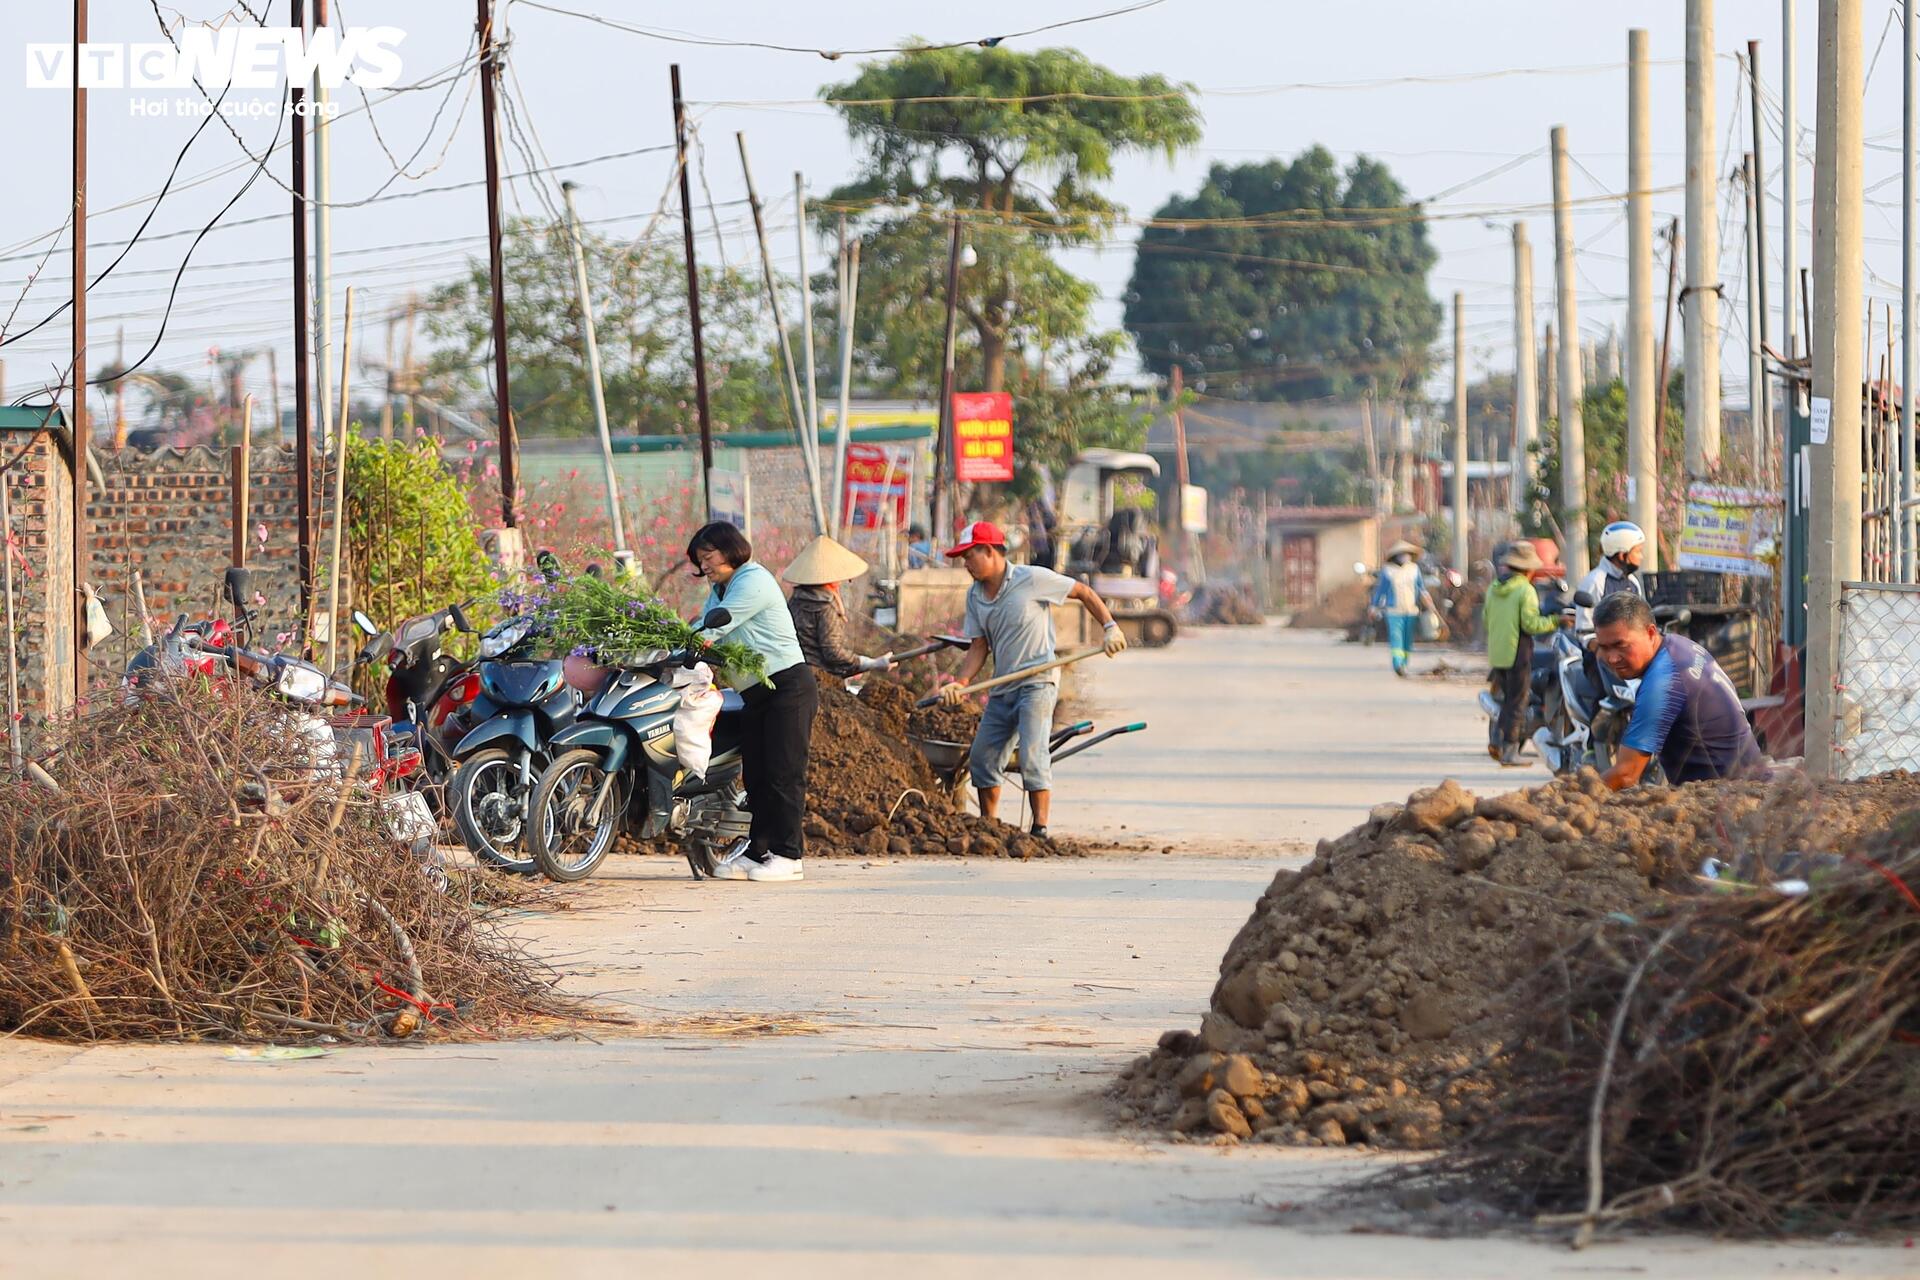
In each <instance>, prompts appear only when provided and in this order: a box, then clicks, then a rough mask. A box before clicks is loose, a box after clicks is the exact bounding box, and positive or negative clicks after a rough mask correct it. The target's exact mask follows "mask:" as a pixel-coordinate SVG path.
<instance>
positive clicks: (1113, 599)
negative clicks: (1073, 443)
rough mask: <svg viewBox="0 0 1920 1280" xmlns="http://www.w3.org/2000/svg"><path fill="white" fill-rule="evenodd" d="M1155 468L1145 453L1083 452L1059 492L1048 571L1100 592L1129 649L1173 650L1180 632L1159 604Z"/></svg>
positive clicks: (1158, 541)
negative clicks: (1169, 646)
mask: <svg viewBox="0 0 1920 1280" xmlns="http://www.w3.org/2000/svg"><path fill="white" fill-rule="evenodd" d="M1159 474H1160V464H1159V463H1158V462H1156V461H1154V460H1153V459H1152V458H1151V457H1149V456H1148V455H1146V454H1144V453H1124V452H1122V451H1120V450H1118V449H1088V450H1086V451H1084V452H1083V453H1081V454H1080V456H1079V457H1078V458H1076V459H1074V462H1073V465H1072V466H1071V467H1070V468H1068V470H1067V478H1066V482H1065V483H1064V484H1063V485H1062V486H1061V488H1060V501H1059V507H1058V511H1057V523H1056V525H1055V527H1054V530H1053V561H1054V564H1053V567H1054V568H1055V569H1058V570H1059V571H1060V572H1062V573H1064V574H1066V575H1067V576H1068V577H1072V578H1078V579H1079V580H1080V581H1082V582H1085V583H1087V584H1089V585H1090V586H1092V587H1093V589H1094V590H1095V591H1098V592H1099V593H1100V595H1101V597H1102V598H1103V599H1105V600H1106V602H1107V604H1108V606H1109V607H1111V608H1112V610H1113V616H1114V619H1115V620H1116V621H1117V622H1119V624H1120V630H1121V632H1122V634H1124V635H1125V636H1126V637H1127V642H1128V643H1129V644H1138V645H1144V646H1146V647H1148V648H1158V647H1160V646H1161V645H1166V644H1171V643H1172V642H1173V637H1174V633H1175V631H1176V630H1178V627H1177V625H1176V623H1175V620H1174V615H1173V611H1172V610H1171V609H1169V608H1167V607H1166V606H1165V605H1164V604H1163V603H1162V602H1161V599H1160V539H1159V536H1158V535H1157V534H1156V533H1155V532H1154V520H1153V511H1152V506H1153V481H1154V479H1155V478H1157V477H1158V476H1159Z"/></svg>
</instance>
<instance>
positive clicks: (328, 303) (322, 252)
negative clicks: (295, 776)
mask: <svg viewBox="0 0 1920 1280" xmlns="http://www.w3.org/2000/svg"><path fill="white" fill-rule="evenodd" d="M327 21H328V19H327V0H313V30H314V34H315V35H318V34H319V33H320V29H321V28H323V27H325V26H326V25H327ZM329 97H330V95H329V93H328V91H327V86H326V85H324V84H322V83H321V82H320V73H319V71H318V70H317V69H316V70H315V72H314V74H313V99H312V101H313V376H314V377H315V378H316V379H318V382H317V383H316V385H315V388H314V394H315V395H316V396H317V397H318V398H319V404H320V452H321V453H323V454H331V453H332V452H333V448H334V444H333V430H334V421H333V208H332V202H333V146H332V136H331V134H332V131H331V130H330V129H329V128H328V127H327V109H328V106H329ZM328 643H329V645H331V643H332V641H331V640H329V642H328Z"/></svg>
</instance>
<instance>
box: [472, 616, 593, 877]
mask: <svg viewBox="0 0 1920 1280" xmlns="http://www.w3.org/2000/svg"><path fill="white" fill-rule="evenodd" d="M534 630H535V628H534V624H533V620H532V619H531V618H509V619H507V620H506V621H505V622H502V623H501V624H499V625H498V626H496V627H494V628H493V630H491V631H489V632H488V633H487V634H486V635H485V636H483V637H481V640H480V661H479V665H478V666H477V667H476V668H475V674H476V676H477V678H478V680H479V685H480V690H479V696H478V697H477V698H475V699H474V700H473V702H472V703H471V704H470V709H469V711H468V713H467V716H466V721H467V722H468V723H470V724H471V725H472V727H471V728H469V729H468V730H467V732H466V733H465V735H464V736H462V737H461V739H460V740H459V742H458V743H456V744H455V745H454V747H453V758H454V759H455V760H456V761H458V765H459V767H458V768H457V769H456V771H455V772H454V775H453V781H452V783H451V797H450V804H451V806H452V809H453V823H454V826H455V827H456V828H457V829H458V830H459V832H460V838H461V839H462V840H463V841H465V842H466V846H467V848H468V849H470V850H472V851H473V854H474V856H475V857H477V858H480V859H481V860H482V861H484V862H487V863H489V864H491V865H493V866H496V867H499V868H501V869H503V870H507V871H515V872H520V873H523V874H524V873H528V872H532V871H534V870H535V869H537V867H538V866H539V864H538V862H537V861H536V860H535V859H534V856H533V853H532V851H531V849H530V848H529V847H528V841H527V839H526V818H527V815H528V813H529V812H531V806H532V801H533V793H534V785H535V783H536V782H537V781H538V779H539V777H540V774H541V773H542V772H543V771H544V770H545V769H546V767H547V766H548V765H549V764H551V763H552V761H553V752H552V750H551V749H550V745H549V744H550V743H551V742H552V740H553V738H554V736H555V735H556V734H558V733H560V732H562V731H563V730H565V729H567V728H569V727H570V726H571V725H572V724H573V723H574V720H575V719H576V717H577V716H578V714H579V711H580V705H581V695H580V693H579V692H578V691H577V690H575V689H574V688H573V687H572V686H571V685H569V684H568V683H567V680H566V672H565V664H564V663H562V662H561V661H560V660H558V659H536V658H533V657H532V656H531V654H530V652H529V650H530V649H531V648H532V644H533V638H534Z"/></svg>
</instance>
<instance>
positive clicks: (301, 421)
mask: <svg viewBox="0 0 1920 1280" xmlns="http://www.w3.org/2000/svg"><path fill="white" fill-rule="evenodd" d="M305 8H306V5H305V3H304V0H293V25H294V28H295V30H297V31H299V32H301V34H302V35H304V34H305V33H306V13H305ZM290 92H291V94H292V99H291V101H292V107H293V182H292V184H291V185H292V187H293V487H294V494H295V499H296V501H298V502H299V504H300V511H299V513H298V514H297V515H296V516H295V518H294V538H295V542H296V546H297V548H298V564H299V571H300V630H301V632H302V638H303V641H304V633H305V632H306V629H307V627H308V625H309V624H310V623H311V621H312V619H313V383H312V368H313V349H312V347H311V346H309V345H308V339H309V337H310V335H309V334H308V332H307V328H308V324H307V322H308V320H309V319H310V316H309V313H308V310H307V308H308V307H309V306H310V305H311V303H312V298H311V296H310V294H309V293H308V290H307V266H308V264H307V114H306V113H307V106H308V104H307V91H306V87H305V86H304V85H298V84H296V85H293V86H291V87H290Z"/></svg>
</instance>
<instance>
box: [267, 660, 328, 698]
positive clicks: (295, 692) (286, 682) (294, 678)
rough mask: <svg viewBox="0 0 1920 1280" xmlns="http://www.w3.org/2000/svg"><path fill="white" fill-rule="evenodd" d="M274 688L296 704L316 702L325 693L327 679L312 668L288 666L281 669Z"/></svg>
mask: <svg viewBox="0 0 1920 1280" xmlns="http://www.w3.org/2000/svg"><path fill="white" fill-rule="evenodd" d="M274 688H275V689H277V690H278V691H279V692H280V694H281V695H282V696H283V697H288V698H292V699H293V700H294V701H296V702H318V701H319V700H320V699H321V698H322V697H323V696H325V694H326V692H327V677H326V675H325V674H324V673H322V672H321V671H319V670H318V669H317V668H314V667H303V666H296V665H289V666H287V667H284V668H282V670H281V672H280V679H279V681H278V682H277V683H276V684H275V685H274Z"/></svg>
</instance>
